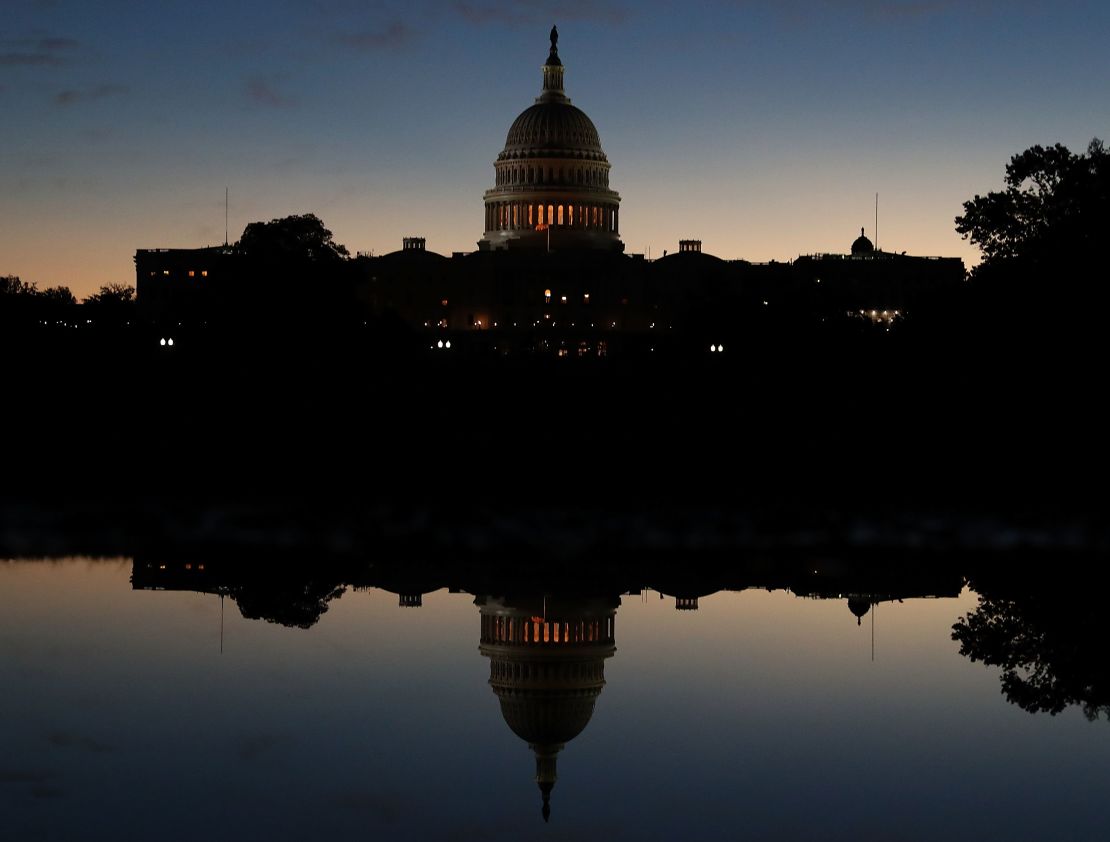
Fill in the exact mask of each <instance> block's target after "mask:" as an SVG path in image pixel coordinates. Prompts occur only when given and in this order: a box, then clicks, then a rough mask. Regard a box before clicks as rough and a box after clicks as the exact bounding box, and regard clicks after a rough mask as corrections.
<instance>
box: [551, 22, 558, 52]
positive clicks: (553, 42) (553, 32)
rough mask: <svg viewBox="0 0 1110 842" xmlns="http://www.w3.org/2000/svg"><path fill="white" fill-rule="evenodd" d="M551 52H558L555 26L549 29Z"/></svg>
mask: <svg viewBox="0 0 1110 842" xmlns="http://www.w3.org/2000/svg"><path fill="white" fill-rule="evenodd" d="M551 52H553V53H557V52H559V28H558V27H557V26H553V27H551Z"/></svg>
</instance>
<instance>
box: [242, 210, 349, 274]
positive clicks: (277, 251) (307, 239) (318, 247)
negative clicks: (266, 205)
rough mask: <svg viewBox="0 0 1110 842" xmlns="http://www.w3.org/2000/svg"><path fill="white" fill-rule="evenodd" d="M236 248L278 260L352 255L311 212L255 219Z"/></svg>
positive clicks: (330, 259) (318, 259) (328, 259)
mask: <svg viewBox="0 0 1110 842" xmlns="http://www.w3.org/2000/svg"><path fill="white" fill-rule="evenodd" d="M237 247H238V248H239V250H240V251H242V252H243V253H244V254H246V255H248V256H251V257H257V258H262V259H264V260H275V261H276V260H296V261H308V262H335V261H339V260H342V259H343V258H346V257H348V256H349V252H348V251H347V248H346V247H345V246H342V245H340V244H339V243H336V242H335V241H334V240H333V239H332V233H331V231H329V230H328V229H327V228H325V227H324V223H323V222H322V221H321V220H320V218H319V217H318V216H316V215H315V214H312V213H306V214H301V215H299V216H286V217H282V218H281V219H272V220H270V221H269V222H252V223H251V224H250V225H248V226H247V227H246V228H245V229H243V236H242V237H241V238H240V239H239V242H238V243H237Z"/></svg>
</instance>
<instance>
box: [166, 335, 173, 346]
mask: <svg viewBox="0 0 1110 842" xmlns="http://www.w3.org/2000/svg"><path fill="white" fill-rule="evenodd" d="M166 344H167V345H169V346H170V347H171V348H172V347H173V337H172V336H171V337H170V338H169V339H167V340H166Z"/></svg>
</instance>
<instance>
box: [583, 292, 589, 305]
mask: <svg viewBox="0 0 1110 842" xmlns="http://www.w3.org/2000/svg"><path fill="white" fill-rule="evenodd" d="M582 303H583V304H589V303H590V294H589V293H588V292H587V293H586V294H585V295H583V296H582Z"/></svg>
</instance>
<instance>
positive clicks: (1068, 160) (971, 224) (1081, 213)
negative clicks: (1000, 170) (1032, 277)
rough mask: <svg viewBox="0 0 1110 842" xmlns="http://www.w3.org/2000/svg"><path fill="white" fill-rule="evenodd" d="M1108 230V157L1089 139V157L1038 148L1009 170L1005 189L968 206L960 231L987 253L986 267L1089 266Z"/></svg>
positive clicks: (1098, 143) (1099, 143) (958, 224)
mask: <svg viewBox="0 0 1110 842" xmlns="http://www.w3.org/2000/svg"><path fill="white" fill-rule="evenodd" d="M1107 230H1110V152H1108V151H1107V149H1106V147H1105V146H1104V145H1103V143H1102V141H1101V140H1098V139H1097V138H1096V139H1095V140H1092V141H1091V143H1090V145H1089V146H1088V147H1087V152H1086V154H1081V155H1076V154H1074V153H1072V152H1071V151H1070V150H1068V148H1067V147H1066V146H1062V145H1061V144H1059V143H1057V144H1056V145H1055V146H1049V147H1044V146H1033V147H1031V148H1029V149H1026V150H1025V151H1024V152H1022V153H1020V154H1018V155H1015V156H1014V157H1013V158H1011V159H1010V163H1009V164H1007V165H1006V177H1005V189H1003V190H1002V191H999V192H993V193H988V194H986V195H985V196H976V197H975V198H974V199H971V200H969V201H967V202H964V213H963V215H961V216H958V217H956V231H957V232H959V233H960V234H961V235H962V236H963V237H964V239H967V240H970V241H971V242H972V243H974V244H975V245H977V246H979V248H980V249H981V250H982V252H983V262H984V265H987V266H991V265H994V264H997V263H998V262H1001V261H1006V260H1013V259H1018V260H1029V261H1042V260H1051V261H1053V262H1057V261H1060V260H1062V259H1063V260H1067V261H1069V262H1074V261H1075V260H1076V259H1077V258H1079V259H1086V258H1087V257H1089V256H1092V255H1094V254H1095V252H1096V251H1097V250H1100V249H1101V248H1102V245H1103V243H1104V241H1105V232H1106V231H1107Z"/></svg>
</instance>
